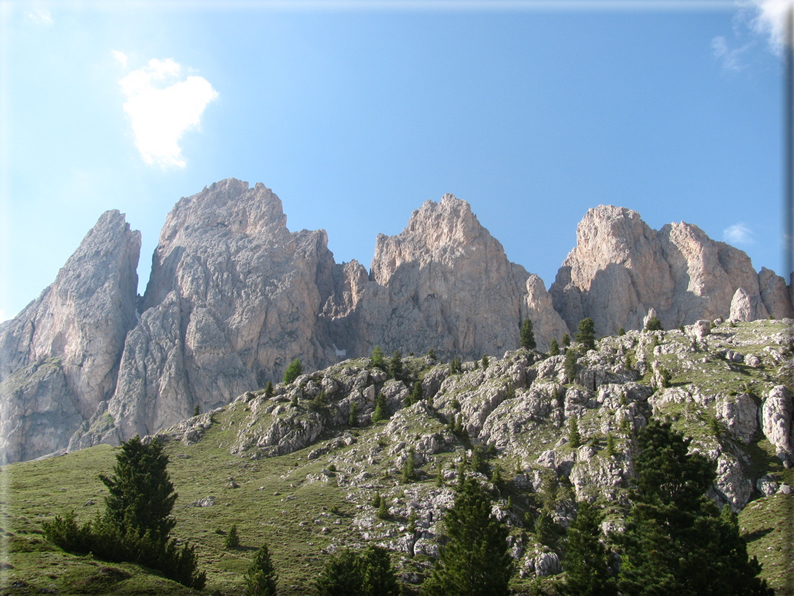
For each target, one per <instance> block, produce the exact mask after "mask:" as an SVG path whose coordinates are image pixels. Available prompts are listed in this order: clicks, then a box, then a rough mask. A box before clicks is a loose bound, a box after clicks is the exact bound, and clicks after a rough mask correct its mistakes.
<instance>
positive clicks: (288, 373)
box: [284, 358, 303, 385]
mask: <svg viewBox="0 0 794 596" xmlns="http://www.w3.org/2000/svg"><path fill="white" fill-rule="evenodd" d="M302 372H303V367H302V366H301V361H300V360H299V359H298V358H295V360H293V361H292V362H290V365H289V366H288V367H287V370H285V371H284V384H285V385H289V384H290V383H292V381H294V380H295V379H297V378H298V377H299V376H300V375H301V373H302Z"/></svg>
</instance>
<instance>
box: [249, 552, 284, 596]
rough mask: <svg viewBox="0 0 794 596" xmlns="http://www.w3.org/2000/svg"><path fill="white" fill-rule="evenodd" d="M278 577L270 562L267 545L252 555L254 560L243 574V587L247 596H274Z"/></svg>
mask: <svg viewBox="0 0 794 596" xmlns="http://www.w3.org/2000/svg"><path fill="white" fill-rule="evenodd" d="M277 582H278V575H276V570H275V568H274V567H273V562H272V561H271V560H270V551H268V549H267V545H266V544H263V545H262V546H260V547H259V549H258V550H257V551H256V554H255V555H254V560H253V561H252V562H251V566H250V567H249V568H248V571H247V572H246V574H245V585H246V588H247V591H246V594H247V595H248V596H276V584H277Z"/></svg>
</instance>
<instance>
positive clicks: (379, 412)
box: [372, 393, 389, 422]
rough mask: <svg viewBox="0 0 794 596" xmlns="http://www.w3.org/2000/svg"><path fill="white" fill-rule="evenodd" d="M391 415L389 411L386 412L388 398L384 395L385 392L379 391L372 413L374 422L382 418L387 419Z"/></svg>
mask: <svg viewBox="0 0 794 596" xmlns="http://www.w3.org/2000/svg"><path fill="white" fill-rule="evenodd" d="M388 417H389V414H388V412H386V398H385V397H383V394H381V393H378V396H377V397H376V398H375V411H374V412H373V413H372V422H380V421H381V420H386V419H387V418H388Z"/></svg>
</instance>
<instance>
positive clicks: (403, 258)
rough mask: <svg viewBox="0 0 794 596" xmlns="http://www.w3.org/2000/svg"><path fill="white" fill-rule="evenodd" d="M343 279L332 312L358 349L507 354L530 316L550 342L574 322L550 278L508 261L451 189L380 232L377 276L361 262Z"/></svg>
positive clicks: (338, 329)
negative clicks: (554, 297) (551, 291)
mask: <svg viewBox="0 0 794 596" xmlns="http://www.w3.org/2000/svg"><path fill="white" fill-rule="evenodd" d="M339 279H340V281H339V282H337V286H338V290H337V293H336V294H335V297H334V299H333V301H332V302H330V303H329V304H327V305H326V309H325V312H324V314H325V315H326V316H327V317H328V320H329V326H330V329H331V333H332V335H333V336H334V337H335V338H338V345H341V344H344V345H345V347H346V349H347V350H348V355H351V354H353V355H361V354H367V353H369V351H370V350H371V349H372V348H373V347H374V346H375V345H380V346H381V347H382V348H383V349H384V350H386V351H387V353H390V352H391V351H393V350H395V349H399V350H402V351H403V352H409V351H412V352H416V353H425V352H427V351H428V350H429V349H431V348H432V349H433V350H434V351H435V352H436V353H437V354H439V355H443V356H444V357H452V356H455V355H460V356H463V357H469V358H475V357H479V356H481V355H482V354H491V355H496V354H502V353H504V351H505V350H508V349H514V348H516V347H517V346H518V332H517V330H518V329H519V327H520V324H521V321H522V320H523V319H524V318H527V317H530V318H532V319H533V321H534V328H535V336H536V341H537V342H538V346H539V347H540V348H541V349H545V348H546V347H547V346H548V343H549V341H551V339H552V338H555V337H556V338H559V337H561V336H562V335H563V334H564V333H566V332H567V331H568V330H567V328H566V326H565V324H564V323H563V321H562V319H561V318H560V317H559V315H557V313H556V312H554V310H553V308H552V307H551V299H550V297H549V295H548V293H547V292H546V288H545V286H544V285H543V281H542V280H541V279H540V278H539V277H538V276H536V275H530V274H529V273H527V271H526V270H525V269H524V268H523V267H521V266H520V265H516V264H514V263H511V262H510V261H508V260H507V257H506V256H505V253H504V249H503V248H502V245H501V244H500V243H499V241H497V240H496V239H495V238H494V237H493V236H491V234H490V233H489V232H488V230H486V229H485V228H484V227H483V226H482V225H481V224H480V223H479V221H478V220H477V217H476V216H475V215H474V214H473V213H472V212H471V208H470V207H469V204H468V203H466V202H465V201H462V200H460V199H457V198H455V197H454V196H452V195H449V194H447V195H444V197H443V198H442V199H441V201H440V203H435V202H432V201H427V202H426V203H425V204H424V205H422V207H421V208H420V209H419V210H418V211H414V213H413V215H412V216H411V219H410V221H409V222H408V226H407V227H406V228H405V229H404V230H403V231H402V233H400V234H399V235H397V236H384V235H382V234H381V235H379V236H378V239H377V243H376V245H375V257H374V258H373V260H372V267H371V273H370V276H369V282H368V283H365V279H366V272H365V271H364V269H363V267H361V266H360V265H358V264H347V265H346V266H345V269H344V270H343V271H342V272H341V275H339ZM341 305H344V308H340V306H341Z"/></svg>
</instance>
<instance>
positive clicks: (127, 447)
mask: <svg viewBox="0 0 794 596" xmlns="http://www.w3.org/2000/svg"><path fill="white" fill-rule="evenodd" d="M167 466H168V456H167V455H166V454H165V453H163V447H162V445H160V443H159V442H157V441H152V442H151V443H150V444H148V445H144V444H143V442H142V441H141V438H140V437H138V436H135V437H133V438H132V439H130V440H129V441H127V442H126V443H123V444H122V446H121V452H120V453H119V454H118V455H117V456H116V465H115V466H114V467H113V475H112V476H110V477H107V476H105V475H104V474H100V476H99V479H100V480H101V481H102V483H103V484H104V485H105V486H106V487H107V488H108V491H109V492H110V494H109V495H108V496H107V497H105V516H106V518H108V521H110V522H111V523H113V524H114V525H115V526H116V527H117V528H118V529H119V530H120V531H121V533H122V534H127V533H128V532H129V531H134V532H136V533H138V534H140V535H143V534H146V533H147V532H149V534H150V536H151V537H152V539H154V540H157V541H159V540H164V539H166V538H167V537H168V534H169V532H171V530H172V529H173V528H174V526H175V525H176V520H174V518H173V517H171V510H172V509H173V508H174V503H175V502H176V499H177V494H176V493H175V492H174V485H173V484H172V483H171V480H170V478H169V476H168V470H167V469H166V467H167Z"/></svg>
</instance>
